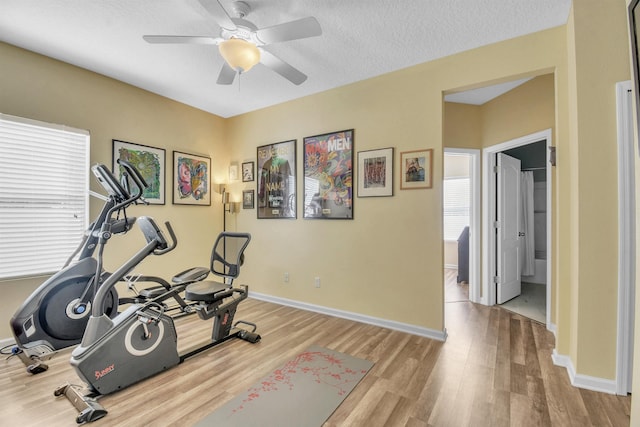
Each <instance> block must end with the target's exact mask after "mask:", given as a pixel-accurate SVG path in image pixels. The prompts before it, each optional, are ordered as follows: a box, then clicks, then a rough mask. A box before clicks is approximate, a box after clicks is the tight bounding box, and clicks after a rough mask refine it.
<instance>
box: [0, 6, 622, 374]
mask: <svg viewBox="0 0 640 427" xmlns="http://www.w3.org/2000/svg"><path fill="white" fill-rule="evenodd" d="M623 3H624V1H623V0H607V1H605V2H602V3H601V2H595V1H588V2H579V5H578V6H577V7H576V10H575V11H574V12H572V15H571V18H570V22H569V24H568V25H567V26H566V27H558V28H554V29H550V30H546V31H542V32H539V33H536V34H532V35H528V36H524V37H520V38H515V39H511V40H507V41H504V42H500V43H496V44H493V45H490V46H486V47H483V48H479V49H474V50H471V51H467V52H464V53H461V54H458V55H454V56H450V57H446V58H443V59H440V60H436V61H432V62H429V63H425V64H421V65H418V66H415V67H411V68H408V69H405V70H401V71H398V72H395V73H390V74H387V75H383V76H380V77H377V78H373V79H370V80H366V81H363V82H358V83H355V84H351V85H348V86H344V87H341V88H338V89H335V90H330V91H327V92H324V93H320V94H317V95H313V96H309V97H306V98H302V99H298V100H295V101H291V102H288V103H284V104H281V105H278V106H275V107H271V108H268V109H264V110H260V111H256V112H253V113H249V114H245V115H242V116H238V117H235V118H232V119H228V120H224V121H223V120H222V119H220V118H217V117H213V116H210V115H208V114H205V113H202V112H200V111H197V110H194V109H191V108H187V107H184V106H182V105H179V104H177V103H174V102H171V101H167V100H163V99H161V98H160V97H157V96H155V95H151V94H149V93H147V92H144V91H140V90H137V89H134V88H131V87H129V86H126V85H122V84H120V83H117V82H114V81H112V80H109V79H106V78H104V77H101V76H97V75H95V74H92V73H88V72H86V71H82V70H78V69H76V68H74V67H70V66H68V65H65V64H61V63H59V62H56V61H51V60H48V59H45V58H42V57H39V56H37V55H32V54H29V53H26V52H24V51H21V50H19V49H15V48H12V47H9V46H6V45H0V60H1V62H2V67H3V77H4V78H3V79H2V81H1V82H0V93H2V96H0V111H2V112H5V113H9V114H15V115H20V116H26V117H31V118H34V119H40V120H45V121H53V122H62V123H65V124H67V125H70V126H75V127H80V128H86V129H89V130H90V131H91V135H92V148H93V150H92V159H93V160H94V161H104V162H107V163H108V162H110V140H111V138H121V139H124V140H129V141H132V142H138V143H142V144H148V145H153V146H159V147H163V148H166V149H167V154H168V157H169V155H170V151H171V150H173V149H176V148H180V149H183V150H185V151H189V152H194V153H195V154H208V155H210V156H211V157H212V158H213V160H214V165H213V168H214V171H216V172H218V171H221V172H224V171H225V170H226V165H227V164H228V163H229V161H234V162H241V161H244V160H253V159H255V156H256V147H257V146H259V145H263V144H270V143H274V142H278V141H283V140H288V139H293V138H295V139H297V140H298V156H297V158H298V174H297V175H298V177H299V178H300V177H301V176H302V151H301V143H302V138H303V137H304V136H308V135H314V134H318V133H323V132H329V131H335V130H341V129H350V128H354V129H355V150H356V151H361V150H367V149H375V148H382V147H395V149H396V158H398V154H399V152H402V151H408V150H414V149H421V148H433V149H434V155H435V161H434V175H433V176H434V187H433V189H430V190H412V191H407V190H405V191H401V190H400V189H399V186H398V183H397V181H396V183H395V189H394V191H395V194H394V197H389V198H364V199H360V198H357V199H356V200H355V202H354V203H355V208H354V212H355V219H354V220H352V221H322V220H314V221H311V220H303V219H302V212H301V209H302V202H301V198H300V197H299V198H298V212H299V213H298V219H297V220H257V219H256V216H255V210H248V211H242V212H241V213H240V214H238V215H237V216H234V217H233V219H231V227H232V228H237V229H238V230H247V231H249V232H251V233H252V235H253V241H252V244H251V246H250V247H249V249H248V252H247V264H246V265H245V268H244V269H243V279H244V281H245V282H247V283H248V284H249V285H250V286H251V289H252V290H254V291H257V292H262V293H265V294H269V295H274V296H277V297H284V298H290V299H293V300H297V301H301V302H306V303H312V304H318V305H322V306H328V307H332V308H336V309H342V310H347V311H352V312H356V313H360V314H365V315H371V316H375V317H379V318H383V319H389V320H395V321H399V322H405V323H408V324H412V325H416V326H420V327H424V328H429V329H432V330H435V331H441V330H443V329H444V327H445V325H444V313H443V284H442V276H443V271H442V266H443V247H442V237H441V236H442V224H441V222H442V219H441V211H442V202H441V200H442V173H443V172H442V169H443V168H442V147H443V140H444V130H445V129H444V128H445V126H448V124H447V123H446V122H444V121H443V115H444V106H443V104H444V103H443V100H442V96H443V93H445V92H451V91H459V90H465V89H470V88H475V87H481V86H486V85H488V84H493V83H499V82H504V81H508V80H513V79H516V78H522V77H534V76H540V75H548V74H550V73H552V74H553V76H554V94H555V133H556V138H555V139H556V145H557V147H558V152H559V155H558V162H559V163H558V167H557V168H556V169H557V170H556V171H555V174H556V177H557V180H556V181H555V188H554V215H555V217H554V218H555V219H554V227H553V233H554V234H553V245H554V250H555V254H556V255H555V258H554V260H553V269H554V270H553V271H554V273H553V274H554V276H553V277H554V283H558V286H557V290H556V291H555V297H556V299H557V309H556V310H557V313H556V319H557V321H556V323H557V329H558V332H557V336H558V340H557V346H558V351H559V353H560V354H566V355H568V356H569V357H570V359H571V360H572V361H573V363H574V365H575V367H576V368H577V371H578V373H580V374H584V375H590V376H596V377H602V378H608V379H611V378H614V375H615V321H616V307H615V303H614V302H615V298H616V278H615V271H616V263H617V255H616V247H615V240H616V238H615V236H616V230H617V220H616V218H615V216H616V213H615V206H616V200H615V198H616V196H615V194H616V193H615V188H616V187H617V184H616V182H615V176H616V164H615V163H616V162H615V157H614V156H615V148H614V147H615V133H616V130H615V119H614V117H615V116H614V114H615V105H614V103H613V102H614V101H613V98H614V95H613V93H614V90H613V87H614V83H615V82H617V81H620V80H626V79H628V78H629V70H628V57H627V55H628V46H627V45H626V44H625V43H627V42H626V32H625V31H624V29H625V23H624V4H623ZM475 119H476V118H474V120H475ZM537 126H538V125H537V124H535V126H534V125H532V128H535V130H536V131H537V130H540V129H539V128H538V127H537ZM503 131H504V130H503V129H502V128H498V130H496V131H495V133H493V134H498V133H501V132H503ZM505 133H506V132H505ZM514 136H520V135H514ZM503 137H504V135H502V136H500V138H503ZM496 138H498V137H497V136H496ZM223 141H224V142H223ZM466 143H467V142H465V144H466ZM468 143H469V144H471V148H479V147H480V146H482V144H484V142H483V141H482V138H481V139H479V140H478V138H475V139H474V140H473V141H468ZM479 144H480V145H479ZM396 166H397V162H396ZM594 171H597V173H595V172H594ZM221 175H222V174H221ZM397 177H398V175H397V168H396V179H397ZM214 179H221V176H220V177H214ZM554 179H555V178H554ZM301 185H302V183H298V191H301V189H302V186H301ZM254 186H255V182H254V183H251V184H247V183H245V184H242V183H234V184H232V185H231V186H230V190H231V191H232V192H234V195H235V197H236V199H238V198H239V196H240V193H241V190H242V189H243V188H255V187H254ZM596 201H597V203H596ZM141 210H144V212H145V213H148V214H150V215H152V216H155V217H157V218H159V219H170V220H172V221H173V223H174V224H175V225H176V228H177V232H178V234H179V236H180V237H181V246H180V247H179V250H176V251H175V253H173V254H170V255H166V256H165V257H163V260H162V262H161V261H159V260H154V262H153V263H151V262H150V263H149V267H150V268H151V269H155V270H157V272H158V273H159V274H161V275H165V276H167V275H170V274H171V273H172V272H173V271H176V270H179V269H180V268H182V267H184V266H186V265H191V264H202V263H203V260H205V259H206V258H207V256H208V255H207V253H208V250H209V246H210V241H211V240H212V237H213V236H214V235H215V234H216V233H217V232H219V231H220V229H221V212H220V211H221V207H220V205H219V204H218V203H217V201H216V202H215V203H214V206H212V207H210V208H195V207H173V206H172V205H171V204H169V203H168V204H167V205H165V206H164V207H150V208H141ZM194 224H199V225H201V227H198V228H196V227H194ZM132 238H133V237H132ZM119 245H120V244H119ZM114 247H116V248H117V249H122V252H123V253H124V252H125V250H126V249H128V247H127V246H125V245H124V244H122V245H121V246H116V244H115V243H114ZM118 255H119V256H121V257H123V256H124V255H121V254H120V251H118ZM115 261H117V257H116V256H114V262H115ZM596 261H597V262H596ZM284 272H289V273H290V282H289V283H286V284H285V283H283V280H282V277H283V274H284ZM315 276H320V277H321V279H322V286H321V287H320V288H315V287H314V286H313V278H314V277H315ZM23 284H24V283H20V282H9V283H6V282H5V283H2V284H1V285H2V286H3V288H4V289H9V291H8V294H9V295H17V294H18V293H19V292H22V293H24V289H23V288H22V289H20V291H17V289H19V288H20V286H21V285H23ZM21 300H22V298H19V299H18V301H15V300H14V301H9V300H6V299H3V302H2V303H0V304H3V305H2V306H1V307H2V316H6V317H7V318H8V315H7V314H6V313H7V312H8V311H12V307H15V306H16V305H17V304H19V301H21ZM0 323H1V324H3V325H5V324H6V321H5V319H0ZM0 327H1V326H0ZM3 335H4V334H3Z"/></svg>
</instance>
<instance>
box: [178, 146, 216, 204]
mask: <svg viewBox="0 0 640 427" xmlns="http://www.w3.org/2000/svg"><path fill="white" fill-rule="evenodd" d="M173 204H175V205H200V206H210V205H211V159H210V158H209V157H203V156H196V155H194V154H187V153H181V152H179V151H174V152H173Z"/></svg>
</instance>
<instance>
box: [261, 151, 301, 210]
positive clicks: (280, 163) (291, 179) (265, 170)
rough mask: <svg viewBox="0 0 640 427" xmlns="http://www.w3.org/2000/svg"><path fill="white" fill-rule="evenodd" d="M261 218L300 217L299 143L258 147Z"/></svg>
mask: <svg viewBox="0 0 640 427" xmlns="http://www.w3.org/2000/svg"><path fill="white" fill-rule="evenodd" d="M257 157H258V167H257V179H258V183H257V184H258V185H257V186H258V193H257V199H258V219H267V218H296V215H297V213H296V140H295V139H294V140H291V141H284V142H278V143H275V144H270V145H263V146H261V147H258V152H257Z"/></svg>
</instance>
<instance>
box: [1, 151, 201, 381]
mask: <svg viewBox="0 0 640 427" xmlns="http://www.w3.org/2000/svg"><path fill="white" fill-rule="evenodd" d="M118 163H119V164H120V166H122V167H123V169H124V171H125V174H124V175H123V177H124V181H123V185H120V183H119V182H118V180H117V179H116V178H115V177H114V175H113V174H112V173H111V172H110V171H109V169H108V168H107V167H105V166H104V165H102V164H96V165H94V166H92V168H91V171H92V172H93V174H94V176H95V178H96V179H97V181H98V182H99V183H100V184H101V185H102V187H103V188H104V189H105V190H106V192H107V194H108V197H105V204H104V206H103V207H102V209H101V211H100V214H99V215H98V217H97V218H96V220H95V221H94V222H93V223H92V224H91V225H90V227H89V229H88V230H87V232H86V233H85V236H84V238H83V239H82V241H81V242H80V244H79V245H78V247H77V249H76V250H75V251H74V253H73V254H71V256H70V257H69V259H68V260H67V262H66V263H65V265H64V267H63V268H62V269H61V270H60V271H59V272H58V273H56V274H54V275H53V276H51V277H50V278H49V279H48V280H46V281H45V282H44V283H42V285H40V286H39V287H38V288H37V289H36V290H35V291H34V292H33V293H32V294H31V295H30V296H29V297H28V298H27V300H25V302H24V303H23V304H22V305H21V306H20V307H19V308H18V310H17V311H16V312H15V314H14V315H13V317H12V318H11V320H10V325H11V330H12V332H13V335H14V338H15V341H16V346H15V347H14V348H13V350H12V353H13V354H15V355H17V356H18V357H19V358H20V360H21V361H22V362H23V363H24V364H25V366H26V367H27V372H29V373H31V374H38V373H40V372H43V371H46V370H47V369H48V366H47V365H46V364H45V363H43V362H42V361H43V360H47V359H50V358H51V357H53V355H54V354H55V353H56V352H57V351H59V350H62V349H64V348H68V347H71V346H74V345H76V344H78V343H79V342H80V340H81V338H82V335H83V333H84V330H85V327H86V324H87V321H88V319H89V314H90V312H91V309H92V302H93V301H94V297H95V295H96V293H97V291H98V288H100V287H101V286H102V284H103V282H104V281H105V280H106V278H107V277H108V276H109V273H107V272H105V271H103V270H102V254H101V253H100V254H99V256H98V257H97V259H96V258H94V257H93V255H94V253H95V251H96V249H97V248H98V247H99V246H100V252H102V251H103V250H104V244H102V245H99V243H100V242H101V241H103V242H104V243H106V241H107V240H108V239H109V238H110V237H111V236H112V235H113V234H125V233H127V232H128V231H129V230H130V229H131V228H132V227H133V225H134V223H135V222H136V218H135V217H130V216H127V213H126V208H127V207H128V206H130V205H132V204H134V203H137V202H138V201H139V200H141V199H142V192H143V189H144V188H146V187H147V183H146V182H145V180H144V178H143V177H142V175H140V173H139V172H138V170H137V169H136V168H135V167H133V166H132V165H131V164H130V163H129V162H127V161H124V160H118ZM128 177H129V178H131V180H132V181H133V184H134V186H135V188H134V189H133V190H134V191H131V189H130V187H129V180H128ZM114 215H115V216H116V217H115V218H114ZM76 255H78V260H77V261H76V262H72V260H73V258H74V257H75V256H76ZM96 272H99V274H96ZM208 274H209V271H208V269H207V268H194V269H190V270H187V271H185V272H182V273H180V275H177V276H176V277H174V278H173V282H174V283H175V284H176V286H182V288H181V290H183V289H184V287H185V286H186V284H188V283H192V282H194V281H198V280H203V279H204V278H206V277H207V276H208ZM144 279H149V276H144ZM153 279H156V280H154V281H156V282H157V283H158V284H159V285H160V286H155V287H153V288H150V289H148V290H143V293H141V294H140V295H139V296H138V297H136V298H134V299H123V300H119V298H118V292H117V290H116V289H115V287H112V288H110V289H109V292H108V293H107V295H105V298H103V299H102V301H101V303H100V304H102V306H101V307H100V309H101V310H102V311H103V312H104V313H105V315H106V316H109V317H115V316H116V315H117V314H118V305H119V304H121V303H129V302H131V301H132V300H135V301H140V300H144V299H150V298H152V297H156V296H157V295H158V294H159V292H158V288H162V289H163V292H166V290H169V289H171V286H170V285H169V284H168V283H167V282H166V281H164V280H162V279H159V278H154V277H151V279H150V280H153ZM175 300H176V301H177V302H178V304H179V305H180V307H181V308H184V310H187V304H186V303H185V302H184V301H183V300H182V299H181V298H180V296H179V295H178V294H176V295H175ZM189 309H190V307H189Z"/></svg>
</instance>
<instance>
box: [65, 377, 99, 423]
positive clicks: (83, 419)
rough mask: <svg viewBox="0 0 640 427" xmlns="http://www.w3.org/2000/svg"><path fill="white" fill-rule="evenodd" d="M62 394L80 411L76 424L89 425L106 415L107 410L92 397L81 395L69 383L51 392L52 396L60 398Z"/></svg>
mask: <svg viewBox="0 0 640 427" xmlns="http://www.w3.org/2000/svg"><path fill="white" fill-rule="evenodd" d="M63 394H64V395H65V397H66V398H67V399H68V400H69V401H70V402H71V403H72V404H73V406H75V407H76V409H77V410H78V411H80V413H79V414H78V416H77V417H76V423H78V424H84V423H90V422H93V421H96V420H99V419H100V418H102V417H104V416H105V415H107V410H106V409H104V407H103V406H102V405H100V404H99V403H98V401H97V400H96V399H95V398H94V397H92V396H91V395H83V394H81V393H80V391H78V389H77V388H76V387H74V386H72V385H71V384H69V383H66V384H65V385H63V386H60V387H58V388H57V389H55V391H54V392H53V395H54V396H62V395H63Z"/></svg>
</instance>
